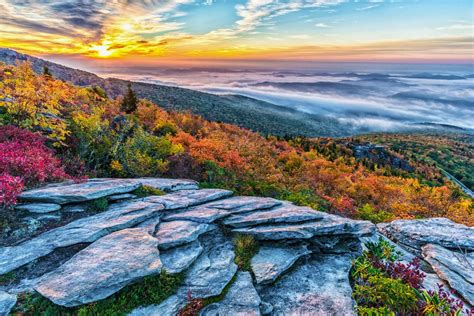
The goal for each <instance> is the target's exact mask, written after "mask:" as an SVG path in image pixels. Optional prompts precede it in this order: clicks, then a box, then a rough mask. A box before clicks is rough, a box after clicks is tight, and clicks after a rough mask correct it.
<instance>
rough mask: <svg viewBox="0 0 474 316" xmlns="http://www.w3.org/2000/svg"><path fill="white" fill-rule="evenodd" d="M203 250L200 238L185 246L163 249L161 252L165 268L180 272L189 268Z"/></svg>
mask: <svg viewBox="0 0 474 316" xmlns="http://www.w3.org/2000/svg"><path fill="white" fill-rule="evenodd" d="M202 250H203V248H202V246H201V243H200V242H199V241H198V240H195V241H193V242H192V243H189V244H186V245H183V246H179V247H176V248H172V249H168V250H163V251H161V252H160V258H161V262H162V263H163V269H164V270H166V272H168V273H171V274H175V273H180V272H182V271H184V270H186V269H187V268H189V266H190V265H191V264H192V263H193V262H194V261H195V260H196V259H197V258H198V257H199V255H200V254H201V253H202Z"/></svg>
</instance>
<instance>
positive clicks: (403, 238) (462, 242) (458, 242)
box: [377, 218, 474, 253]
mask: <svg viewBox="0 0 474 316" xmlns="http://www.w3.org/2000/svg"><path fill="white" fill-rule="evenodd" d="M377 228H378V230H379V231H380V232H381V233H382V234H384V235H385V236H387V237H388V238H390V239H391V240H393V241H395V242H396V243H399V244H401V245H402V246H404V247H406V248H408V249H412V250H414V251H416V252H417V253H420V252H421V247H422V246H424V245H426V244H436V245H440V246H443V247H444V248H448V249H454V250H459V249H463V250H467V251H474V227H468V226H465V225H462V224H457V223H454V222H453V221H451V220H449V219H447V218H429V219H417V220H404V219H399V220H395V221H393V222H390V223H384V224H378V225H377Z"/></svg>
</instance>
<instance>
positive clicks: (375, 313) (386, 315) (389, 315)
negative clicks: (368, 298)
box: [357, 306, 395, 316]
mask: <svg viewBox="0 0 474 316" xmlns="http://www.w3.org/2000/svg"><path fill="white" fill-rule="evenodd" d="M357 314H358V315H361V316H395V313H394V312H392V311H391V310H389V309H388V308H387V307H386V306H384V307H357Z"/></svg>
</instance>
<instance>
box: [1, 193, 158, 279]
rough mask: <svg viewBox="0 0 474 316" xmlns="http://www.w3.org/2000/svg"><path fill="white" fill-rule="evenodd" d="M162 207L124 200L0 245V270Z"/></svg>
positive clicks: (83, 240)
mask: <svg viewBox="0 0 474 316" xmlns="http://www.w3.org/2000/svg"><path fill="white" fill-rule="evenodd" d="M161 210H163V205H161V204H152V203H145V202H136V201H126V202H122V203H117V204H114V205H112V206H110V207H109V209H108V210H107V211H105V212H102V213H99V214H96V215H93V216H89V217H84V218H81V219H78V220H76V221H73V222H71V223H69V224H67V225H65V226H62V227H58V228H55V229H52V230H50V231H47V232H45V233H43V234H41V235H39V236H37V237H35V238H33V239H30V240H28V241H25V242H23V243H21V244H19V245H17V246H13V247H3V248H0V274H3V273H7V272H9V271H12V270H14V269H16V268H19V267H21V266H22V265H24V264H27V263H29V262H31V261H33V260H36V259H38V258H40V257H43V256H46V255H47V254H49V253H51V252H53V251H54V249H56V248H60V247H67V246H71V245H74V244H78V243H91V242H94V241H95V240H97V239H99V238H100V237H103V236H105V235H107V234H109V233H111V232H114V231H117V230H121V229H124V228H129V227H133V226H135V225H137V224H139V223H141V222H143V221H145V220H147V219H149V218H150V217H152V216H153V215H154V214H156V213H158V212H160V211H161Z"/></svg>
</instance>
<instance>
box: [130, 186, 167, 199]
mask: <svg viewBox="0 0 474 316" xmlns="http://www.w3.org/2000/svg"><path fill="white" fill-rule="evenodd" d="M132 193H133V194H135V195H136V196H137V197H140V198H143V197H147V196H150V195H164V194H165V192H163V191H161V190H160V189H157V188H154V187H152V186H149V185H142V186H140V187H139V188H138V189H136V190H135V191H133V192H132Z"/></svg>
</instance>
